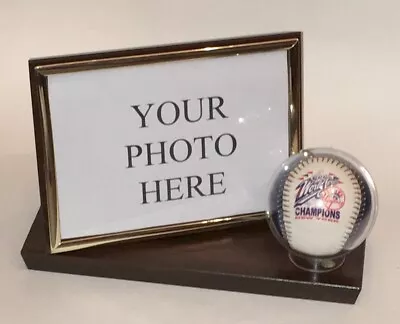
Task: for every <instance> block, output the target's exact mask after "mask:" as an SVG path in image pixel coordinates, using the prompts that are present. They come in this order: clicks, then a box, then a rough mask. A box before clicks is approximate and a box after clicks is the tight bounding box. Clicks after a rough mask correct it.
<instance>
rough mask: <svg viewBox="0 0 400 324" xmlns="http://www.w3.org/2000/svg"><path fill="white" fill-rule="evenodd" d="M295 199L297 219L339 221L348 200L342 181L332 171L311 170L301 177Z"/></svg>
mask: <svg viewBox="0 0 400 324" xmlns="http://www.w3.org/2000/svg"><path fill="white" fill-rule="evenodd" d="M299 180H300V183H299V184H298V185H297V186H296V197H295V200H294V209H295V219H305V220H307V219H308V220H310V219H313V220H321V221H330V222H335V223H337V222H338V221H339V220H340V209H341V208H342V207H343V206H344V204H345V202H346V196H345V192H344V190H343V189H342V187H341V185H342V181H340V179H339V177H338V176H337V175H335V174H334V173H332V172H329V173H324V172H323V171H320V172H316V173H315V172H314V171H309V172H307V173H306V174H303V175H302V176H301V177H300V178H299Z"/></svg>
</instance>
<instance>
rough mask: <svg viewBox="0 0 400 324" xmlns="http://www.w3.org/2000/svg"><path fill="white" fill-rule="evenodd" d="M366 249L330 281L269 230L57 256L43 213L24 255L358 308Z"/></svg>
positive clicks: (43, 262) (86, 269)
mask: <svg viewBox="0 0 400 324" xmlns="http://www.w3.org/2000/svg"><path fill="white" fill-rule="evenodd" d="M364 251H365V245H364V244H363V245H362V246H360V247H359V248H358V249H356V250H355V251H353V252H352V253H351V254H350V255H349V256H348V257H347V259H346V262H345V263H344V265H343V266H342V267H341V268H340V269H338V270H335V271H333V272H330V273H326V274H312V273H308V272H305V271H302V270H300V269H297V268H296V267H295V266H294V265H293V264H292V263H291V262H290V261H289V258H288V255H287V252H286V251H285V249H284V248H282V247H281V246H280V245H279V244H278V242H277V241H276V240H275V238H274V237H273V236H272V234H271V233H270V231H269V229H268V226H267V224H266V223H263V222H261V223H256V224H254V223H253V224H249V225H244V226H240V227H236V228H230V229H224V230H217V231H213V232H203V233H198V234H191V235H185V236H179V237H169V238H161V239H153V240H147V241H141V242H138V241H137V242H134V241H130V242H125V243H119V244H115V245H108V246H99V247H93V248H88V249H85V250H80V251H73V252H66V253H62V254H54V255H52V254H50V252H49V242H48V235H47V229H46V222H45V220H44V217H43V214H42V212H41V211H39V212H38V214H37V216H36V219H35V221H34V223H33V225H32V228H31V230H30V232H29V235H28V237H27V239H26V241H25V244H24V246H23V248H22V251H21V255H22V257H23V259H24V261H25V263H26V266H27V267H28V268H29V269H34V270H43V271H52V272H61V273H70V274H78V275H87V276H96V277H107V278H116V279H126V280H137V281H146V282H155V283H163V284H171V285H180V286H191V287H200V288H209V289H220V290H228V291H238V292H244V293H255V294H264V295H273V296H282V297H294V298H303V299H313V300H321V301H330V302H339V303H349V304H353V303H355V301H356V299H357V297H358V295H359V293H360V291H361V286H362V276H363V265H364Z"/></svg>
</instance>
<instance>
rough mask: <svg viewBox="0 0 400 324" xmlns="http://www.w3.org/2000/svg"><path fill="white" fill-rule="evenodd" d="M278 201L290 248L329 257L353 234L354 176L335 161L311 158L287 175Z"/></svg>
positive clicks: (357, 194) (358, 202) (357, 197)
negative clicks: (280, 199) (281, 195)
mask: <svg viewBox="0 0 400 324" xmlns="http://www.w3.org/2000/svg"><path fill="white" fill-rule="evenodd" d="M282 201H283V225H284V227H285V228H284V232H285V233H286V236H287V239H288V243H289V245H290V247H291V248H292V249H294V250H296V251H298V252H301V253H305V254H308V255H313V256H331V255H335V254H337V253H339V252H340V251H341V250H342V249H343V247H344V245H345V244H346V241H347V239H348V238H349V235H350V234H351V232H352V230H353V227H354V223H355V222H356V219H357V217H358V214H359V211H360V206H361V189H360V184H359V182H358V181H357V178H356V177H355V175H354V173H353V172H352V171H351V170H350V169H349V168H348V167H347V166H346V165H345V164H343V163H342V162H340V161H339V160H336V159H334V158H331V157H318V156H311V157H309V158H308V159H306V160H303V161H302V162H300V163H299V164H298V166H297V167H296V168H295V169H294V170H293V171H291V172H290V173H289V175H288V178H287V179H286V182H285V184H284V189H283V197H282Z"/></svg>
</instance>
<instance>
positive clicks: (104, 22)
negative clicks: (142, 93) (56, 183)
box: [0, 0, 400, 324]
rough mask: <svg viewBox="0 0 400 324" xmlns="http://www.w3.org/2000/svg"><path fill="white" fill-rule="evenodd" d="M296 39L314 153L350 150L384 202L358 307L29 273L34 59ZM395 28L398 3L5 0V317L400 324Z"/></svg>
mask: <svg viewBox="0 0 400 324" xmlns="http://www.w3.org/2000/svg"><path fill="white" fill-rule="evenodd" d="M290 30H300V31H303V32H304V72H305V76H304V99H305V101H304V103H305V109H304V119H305V124H304V127H305V132H304V134H305V144H306V146H307V147H309V146H327V145H328V146H335V147H337V148H341V149H343V150H346V151H348V152H350V153H353V154H354V155H355V156H356V157H358V158H359V159H361V160H362V161H363V162H364V163H365V165H366V166H367V167H368V168H369V170H370V171H371V173H372V175H373V177H374V178H375V180H376V183H377V186H378V189H379V193H380V203H381V207H380V215H379V216H380V219H379V221H378V223H377V225H376V227H375V229H374V231H373V233H372V236H371V238H370V240H369V246H368V250H367V260H366V269H365V283H364V289H363V292H362V294H361V296H360V298H359V300H358V304H357V305H356V306H351V307H350V306H343V305H332V304H325V303H317V302H306V301H298V300H290V299H280V298H273V297H265V296H251V297H249V296H246V295H241V294H232V293H224V292H208V291H199V290H191V289H185V288H176V287H164V286H162V287H159V286H157V285H149V284H139V283H126V282H119V281H117V282H116V281H107V280H101V279H95V278H76V277H75V278H74V277H73V276H63V275H56V274H43V273H40V274H32V273H31V272H28V273H26V271H25V270H24V265H23V264H22V261H21V260H20V258H19V256H18V251H19V248H20V246H21V244H22V241H23V239H24V237H25V235H26V231H27V230H28V228H29V226H30V223H31V220H32V219H33V217H34V213H35V211H36V209H37V207H38V194H37V182H36V173H35V172H36V169H35V167H36V166H35V161H34V139H33V125H32V116H31V103H30V90H29V79H28V67H27V61H28V58H30V57H38V56H50V55H56V54H71V53H77V52H86V51H99V50H109V49H117V48H126V47H140V46H145V45H153V44H165V43H175V42H185V41H194V40H205V39H213V38H224V37H234V36H242V35H252V34H264V33H275V32H280V31H290ZM399 32H400V2H398V1H397V0H379V1H378V0H302V1H298V0H275V1H272V0H246V1H244V0H243V1H238V0H219V1H215V0H202V1H193V0H192V1H189V0H168V1H167V0H165V1H162V0H159V1H154V0H147V1H145V0H142V1H139V0H137V1H134V0H114V1H112V0H109V1H103V0H86V1H84V0H68V1H56V0H34V1H33V0H14V1H11V0H9V1H6V0H0V156H1V158H0V186H1V190H0V206H1V207H2V208H1V209H2V211H3V213H1V214H0V228H1V236H0V243H1V244H0V246H1V248H0V252H1V255H2V257H1V258H0V265H1V267H0V287H8V291H10V293H9V294H8V295H7V296H6V294H5V291H6V290H7V289H4V288H1V291H0V297H1V298H0V301H1V304H2V305H3V306H2V307H1V308H2V309H4V310H5V313H3V315H2V316H5V317H6V319H8V321H5V322H8V323H11V322H12V323H20V322H23V323H28V322H29V321H31V322H32V320H33V319H35V320H34V321H33V322H39V320H42V321H49V323H50V320H57V321H59V323H61V321H64V320H65V321H67V320H71V319H72V320H75V321H79V322H83V320H86V321H89V322H94V321H95V320H96V321H97V323H103V322H104V323H106V322H107V320H108V321H109V320H110V319H115V318H118V316H121V318H127V319H128V318H132V319H134V318H136V321H135V323H177V322H179V323H180V322H182V323H186V322H189V321H190V322H191V323H204V322H205V321H209V322H210V323H225V322H226V323H267V322H268V323H269V322H271V323H274V324H277V323H293V322H294V320H295V319H300V316H303V315H301V313H303V312H304V317H301V318H302V320H301V322H307V323H321V321H322V322H324V323H337V322H342V323H350V322H351V321H355V322H361V321H363V322H364V323H376V322H378V321H379V320H383V318H385V321H386V322H388V323H397V320H396V319H395V317H394V316H395V315H397V316H398V315H400V310H399V307H398V305H397V302H396V299H397V296H398V292H399V288H400V282H399V280H400V252H398V250H397V245H398V244H397V240H398V232H397V227H398V226H400V221H399V220H398V219H399V218H398V214H397V213H398V190H399V188H398V183H399V182H400V175H399V171H398V168H397V164H398V163H399V162H398V161H399V158H400V151H399V148H400V145H399V140H400V130H399V125H400V123H399V122H400V110H399V109H400V104H399V94H400V91H399V90H398V87H399V75H400V62H399V57H400V33H399ZM22 202H23V203H22ZM5 285H8V286H5ZM71 287H72V288H73V290H75V292H72V291H71ZM126 287H128V288H126ZM45 290H48V291H50V292H51V291H52V292H53V293H54V290H55V291H56V292H57V293H56V295H54V294H50V295H45V294H44V293H43V291H45ZM77 294H78V295H77ZM46 296H47V297H46ZM77 296H78V297H77ZM25 299H26V302H22V301H23V300H25ZM88 299H90V300H91V302H90V303H87V302H86V301H87V300H88ZM110 300H112V301H113V302H112V303H111V302H110ZM60 302H65V304H64V306H63V308H59V307H60V306H59V305H61V304H60ZM155 305H156V306H157V307H158V308H159V310H158V311H156V312H154V309H153V308H152V307H153V306H155ZM16 307H24V308H25V309H26V311H23V310H22V309H21V311H18V310H17V308H16ZM88 310H93V311H94V313H91V312H88ZM290 310H292V311H290ZM106 311H107V312H106ZM63 312H65V314H66V315H65V317H64V315H62V314H64V313H63ZM55 313H58V316H57V318H56V317H54V315H55ZM107 314H108V315H107ZM60 317H62V319H60ZM268 319H270V320H271V321H268Z"/></svg>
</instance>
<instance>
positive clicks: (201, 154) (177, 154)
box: [125, 96, 238, 204]
mask: <svg viewBox="0 0 400 324" xmlns="http://www.w3.org/2000/svg"><path fill="white" fill-rule="evenodd" d="M131 108H132V109H133V111H134V112H135V114H136V115H137V117H138V121H139V128H148V127H151V124H152V122H154V121H156V122H158V123H160V124H161V125H163V126H165V127H173V125H174V124H175V123H176V122H177V121H178V120H180V119H183V120H184V121H185V122H187V123H191V124H194V123H197V122H199V121H200V120H202V119H206V120H208V121H213V120H218V119H225V118H229V116H228V115H227V114H226V112H225V111H224V109H223V108H224V99H223V98H222V97H220V96H210V97H202V98H197V99H184V100H180V101H177V102H175V101H164V102H162V103H159V104H156V103H148V104H146V105H132V106H131ZM237 145H238V144H237V139H236V137H235V136H234V135H233V134H230V133H221V134H219V135H217V136H213V135H209V134H207V135H204V136H197V137H193V138H177V139H174V140H172V141H159V142H150V143H142V144H131V145H126V146H125V149H126V154H127V165H126V167H127V168H128V169H133V168H139V167H154V166H156V165H162V164H170V163H185V162H186V161H188V160H190V159H198V160H203V159H208V158H209V153H210V151H211V150H213V151H214V152H215V154H216V155H217V156H219V157H221V158H227V157H229V156H231V155H232V154H234V153H235V151H236V150H237ZM224 176H225V173H224V172H223V171H217V172H211V173H207V174H205V175H197V174H190V175H184V176H180V177H174V178H166V179H151V180H149V181H143V182H139V183H138V185H140V187H141V192H142V197H141V204H149V203H160V202H165V201H174V200H181V199H190V198H195V197H205V196H213V195H222V194H225V193H226V188H225V185H224Z"/></svg>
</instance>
